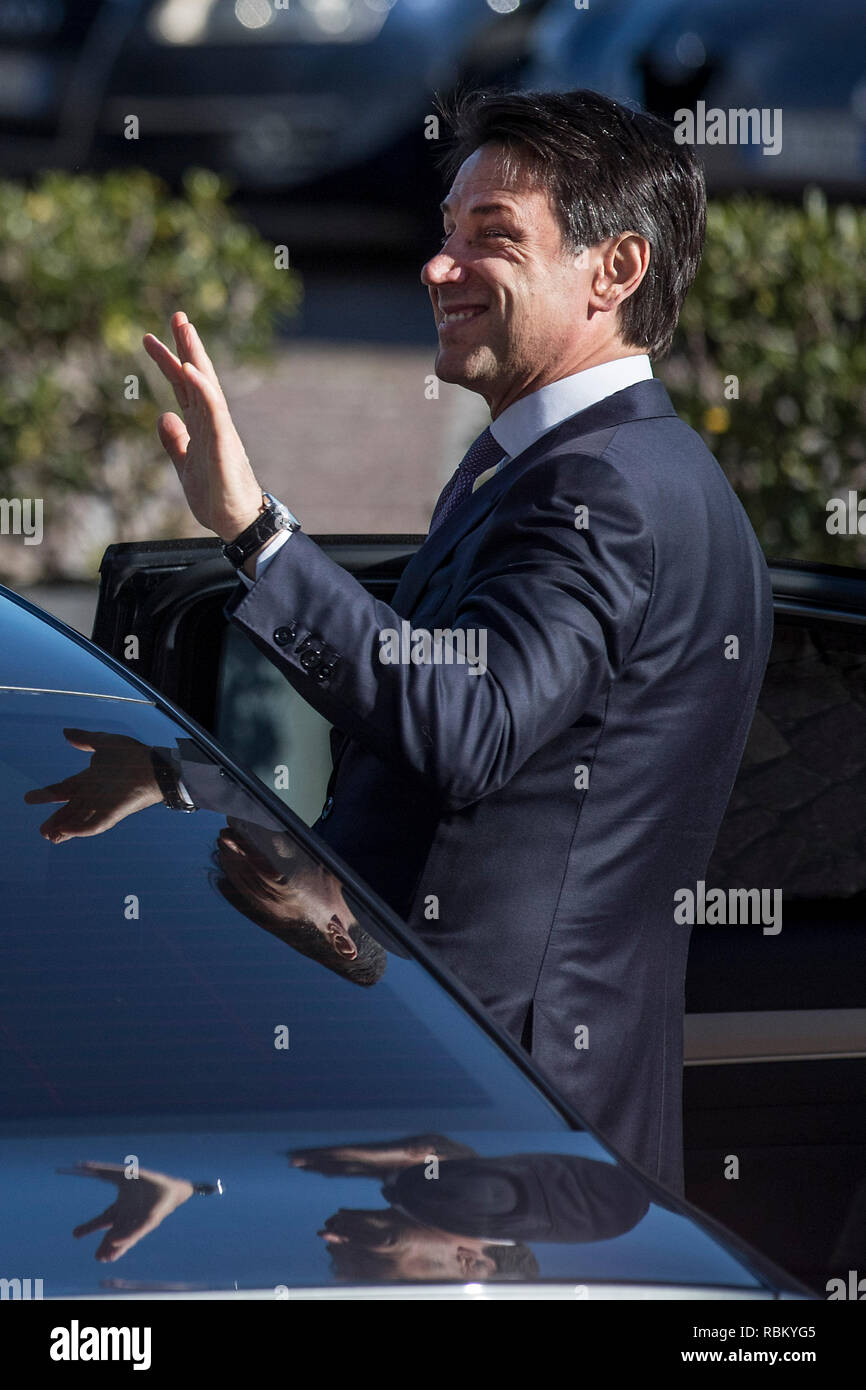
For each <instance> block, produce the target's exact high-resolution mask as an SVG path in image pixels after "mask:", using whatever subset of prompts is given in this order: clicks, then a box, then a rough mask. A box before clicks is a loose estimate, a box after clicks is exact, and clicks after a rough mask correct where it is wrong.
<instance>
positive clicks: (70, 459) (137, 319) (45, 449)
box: [0, 169, 300, 568]
mask: <svg viewBox="0 0 866 1390" xmlns="http://www.w3.org/2000/svg"><path fill="white" fill-rule="evenodd" d="M299 298H300V283H299V280H298V277H297V275H296V274H295V272H294V271H291V270H283V269H278V268H276V266H275V254H274V247H273V245H269V244H268V243H266V242H264V241H263V240H262V239H261V238H260V237H259V236H258V234H257V233H256V232H255V231H254V230H253V229H252V228H251V227H249V226H247V225H246V224H244V223H243V222H241V221H240V220H239V219H238V218H237V216H236V215H235V214H234V213H233V212H232V211H231V210H230V209H229V208H228V207H227V205H226V202H225V188H224V186H223V184H222V183H221V182H220V180H219V179H218V178H217V177H216V176H215V175H213V174H211V173H208V172H206V171H204V170H193V171H191V172H190V173H189V174H188V176H187V178H186V180H185V184H184V191H183V196H180V197H177V196H170V195H169V193H168V190H167V189H166V187H165V185H164V184H163V183H162V182H161V181H160V180H159V179H157V178H155V177H154V176H153V175H151V174H149V173H147V172H145V171H144V170H139V169H135V170H131V171H121V172H116V173H109V174H106V175H103V176H99V177H95V176H90V175H82V174H67V173H58V172H49V173H45V174H42V175H40V176H39V177H38V179H36V180H35V181H34V182H32V183H31V184H23V183H17V182H0V494H2V495H4V496H13V495H18V496H29V497H42V498H44V499H45V505H46V509H47V515H46V528H47V530H48V531H49V533H50V526H51V524H52V523H51V516H52V515H56V514H57V512H58V504H60V503H62V500H63V498H64V496H68V495H69V494H74V495H75V496H76V497H77V498H79V499H81V498H82V497H87V496H92V497H94V498H98V499H99V501H100V504H101V505H103V506H104V505H105V504H106V503H108V505H109V506H110V508H111V511H112V513H113V517H114V520H115V522H116V531H117V534H116V537H115V538H116V539H123V538H124V536H125V535H130V534H133V533H134V532H135V517H136V514H137V513H138V512H139V511H140V509H141V506H142V503H143V502H145V501H146V500H147V499H148V498H151V497H154V496H156V495H157V494H158V493H159V491H160V490H162V491H163V492H164V491H165V490H166V486H167V482H169V481H170V479H171V478H172V477H173V470H172V469H171V465H170V464H168V463H167V460H165V457H164V455H163V451H162V449H161V447H160V445H159V442H158V440H157V437H156V432H155V426H156V420H157V417H158V416H159V414H160V413H161V412H162V411H163V410H165V409H166V408H167V407H169V406H173V405H174V402H173V400H172V398H171V393H170V392H169V391H168V390H167V388H166V386H165V383H164V381H163V378H162V376H161V374H160V373H159V371H158V370H157V368H156V367H155V366H154V364H153V363H151V361H150V359H149V358H148V357H147V354H146V353H145V352H144V349H143V348H142V346H141V338H142V335H143V333H145V332H148V331H150V332H155V333H157V334H158V336H160V337H162V338H163V340H166V339H169V340H170V336H171V330H170V327H169V318H170V316H171V314H172V312H173V311H174V310H175V309H178V308H183V309H185V310H186V311H187V313H188V314H189V316H190V318H191V319H193V320H194V322H195V323H196V325H197V327H199V328H200V329H201V332H202V336H203V338H204V340H205V342H206V343H207V344H208V348H209V350H210V351H211V353H212V355H213V356H214V358H215V360H216V361H217V362H218V363H219V362H220V361H222V360H226V361H230V362H232V363H235V362H237V361H244V360H246V361H256V360H258V361H264V360H266V359H267V357H268V355H269V349H270V348H271V346H272V342H273V332H274V322H275V316H276V315H277V314H283V315H291V314H293V313H294V312H296V310H297V306H298V303H299ZM130 377H136V378H138V385H137V386H136V384H135V383H134V382H133V383H130V382H129V378H130ZM136 391H137V392H138V399H136V398H135V395H136ZM166 469H168V473H167V472H166ZM174 487H175V488H176V483H174ZM8 553H9V552H8V551H7V556H8ZM96 558H98V557H89V559H90V563H91V564H92V563H93V560H94V559H96ZM49 568H50V566H49Z"/></svg>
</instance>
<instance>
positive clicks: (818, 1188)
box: [93, 536, 866, 1288]
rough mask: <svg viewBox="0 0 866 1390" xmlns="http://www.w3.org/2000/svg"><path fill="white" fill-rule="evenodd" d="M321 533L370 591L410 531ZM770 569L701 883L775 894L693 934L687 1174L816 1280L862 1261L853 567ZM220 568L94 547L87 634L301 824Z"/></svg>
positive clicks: (298, 770) (305, 752) (290, 718)
mask: <svg viewBox="0 0 866 1390" xmlns="http://www.w3.org/2000/svg"><path fill="white" fill-rule="evenodd" d="M317 539H318V540H319V543H320V544H321V545H322V546H323V548H324V549H325V550H326V551H327V552H328V553H329V554H330V555H331V556H332V558H333V559H334V560H336V561H337V563H339V564H341V565H343V566H344V567H345V568H346V569H348V570H349V571H350V572H351V573H352V574H354V575H355V576H356V578H357V579H358V580H359V581H360V582H361V583H362V584H364V586H365V587H366V588H367V589H368V590H369V591H370V592H371V593H373V594H375V596H376V597H377V598H380V599H382V600H383V601H384V602H388V601H389V600H390V598H391V596H392V595H393V592H394V589H395V587H396V585H397V582H398V580H399V577H400V574H401V572H402V569H403V567H404V565H405V564H406V562H407V560H408V559H409V557H410V556H411V554H412V553H413V552H414V550H415V548H416V547H417V545H418V544H419V543H420V542H421V540H422V539H423V538H422V537H418V536H394V537H366V536H364V537H358V536H347V537H333V536H326V537H319V538H317ZM771 574H772V581H773V592H774V606H775V619H776V630H775V637H774V643H773V650H772V653H771V657H770V661H769V665H768V669H767V675H766V679H765V683H764V687H763V690H762V693H761V697H760V700H759V705H758V710H757V713H756V716H755V720H754V722H753V727H752V730H751V734H750V737H749V742H748V745H747V748H746V752H745V755H744V758H743V763H742V766H741V769H740V773H739V776H738V778H737V781H736V784H735V786H734V789H733V793H732V796H731V799H730V803H729V807H728V811H727V814H726V816H725V820H724V822H723V825H722V829H721V832H720V835H719V839H718V843H717V846H716V851H715V853H714V856H713V859H712V862H711V864H710V866H709V868H708V871H707V879H706V882H707V884H708V885H712V886H718V887H721V888H722V889H728V890H731V889H745V890H747V891H753V890H764V891H765V892H766V893H768V894H770V895H775V894H777V893H778V894H779V895H780V897H779V902H780V910H781V918H780V921H779V923H778V926H777V927H773V926H770V927H769V929H767V930H765V927H764V926H761V925H757V926H756V925H752V924H748V923H744V924H742V925H731V924H728V925H713V924H702V923H698V924H696V925H695V927H694V929H693V931H692V944H691V949H690V957H689V970H688V978H687V985H686V1025H685V1074H684V1117H685V1144H686V1188H687V1194H688V1196H689V1197H690V1199H691V1200H692V1201H694V1202H695V1204H696V1205H698V1206H700V1207H702V1208H703V1209H704V1210H706V1211H708V1212H710V1213H711V1214H713V1215H715V1216H717V1217H718V1218H719V1219H721V1220H722V1221H724V1223H725V1224H726V1225H728V1226H729V1227H731V1228H732V1229H734V1230H736V1231H738V1232H739V1233H740V1234H742V1235H743V1236H745V1237H746V1238H747V1239H749V1240H750V1241H751V1242H752V1243H754V1244H755V1245H756V1246H757V1247H758V1248H760V1249H763V1250H764V1251H766V1253H768V1254H769V1255H771V1256H772V1257H773V1258H775V1259H777V1260H779V1261H780V1262H781V1263H783V1264H784V1265H785V1266H786V1267H788V1268H790V1269H791V1270H792V1271H793V1272H795V1273H797V1274H798V1275H799V1276H800V1277H801V1278H803V1279H805V1280H807V1281H808V1282H810V1283H811V1284H813V1285H814V1286H816V1287H821V1288H823V1287H824V1286H825V1284H826V1281H827V1279H829V1278H831V1277H837V1276H839V1275H840V1273H841V1276H842V1277H846V1271H847V1270H848V1269H849V1268H859V1267H863V1265H864V1264H866V990H864V974H866V972H864V967H863V962H864V959H866V856H863V854H862V850H861V844H862V840H863V835H864V832H866V573H863V572H862V571H858V570H854V569H847V568H843V567H837V566H828V565H818V564H814V565H811V564H802V563H793V562H787V563H773V564H772V565H771ZM235 582H236V581H235V578H234V574H233V572H232V570H231V568H230V567H229V566H228V564H227V563H226V562H225V561H224V560H223V558H222V556H221V555H220V552H219V548H218V543H217V542H216V541H210V540H200V541H172V542H154V543H152V544H148V545H140V544H134V543H132V544H123V545H115V546H112V547H110V548H109V550H108V551H107V552H106V554H105V557H104V559H103V563H102V568H101V581H100V593H99V602H98V607H97V613H96V619H95V624H94V632H93V636H94V640H95V641H96V642H97V643H98V644H99V645H100V646H102V647H103V648H104V649H105V650H106V651H109V652H111V653H112V654H113V655H115V656H116V657H118V658H119V659H121V660H127V661H128V663H129V664H130V665H132V666H133V669H135V671H136V672H137V674H139V675H141V676H143V677H144V678H145V679H147V680H149V681H150V682H152V683H153V684H154V685H156V686H157V688H158V689H160V690H162V691H163V692H164V693H165V694H166V695H167V696H168V697H169V698H171V699H172V700H173V701H175V702H176V703H177V704H178V705H180V706H181V707H182V708H183V709H185V710H186V711H188V712H189V713H190V714H191V715H192V716H193V717H194V718H195V719H196V720H198V721H199V722H200V723H201V724H202V725H203V726H204V727H205V728H206V729H208V730H210V731H212V732H213V733H214V734H215V735H216V737H217V738H218V739H219V741H220V743H221V744H222V745H223V746H225V747H226V748H227V749H228V750H229V752H230V753H232V755H233V756H234V757H235V758H236V759H237V761H238V762H239V763H240V764H241V765H242V766H244V767H245V768H247V769H249V770H250V771H251V772H253V773H255V775H256V776H257V777H259V779H260V780H261V781H262V782H264V783H265V785H267V786H268V788H269V790H271V791H276V793H277V795H279V796H280V797H281V798H282V799H283V800H284V801H286V802H287V803H288V804H289V805H290V806H291V807H292V809H293V810H295V811H296V813H297V814H298V815H299V816H300V817H301V819H302V820H304V821H305V822H306V823H307V824H312V823H313V821H314V820H315V819H316V817H317V815H318V813H319V810H320V808H321V806H322V802H323V798H324V795H325V790H326V786H327V781H328V776H329V772H330V766H331V758H330V745H329V730H328V726H327V724H326V722H325V721H324V720H323V719H322V718H321V717H320V716H319V715H318V714H316V713H315V712H314V711H312V710H311V709H310V708H309V707H308V706H306V705H305V703H304V702H303V700H302V699H301V698H300V697H299V696H298V695H297V694H296V693H295V692H294V691H293V690H292V689H291V688H290V687H289V686H288V684H287V683H286V682H285V681H284V680H283V679H282V677H281V676H280V675H279V673H278V672H277V671H276V669H275V668H274V667H273V666H271V664H270V663H269V662H268V661H267V659H266V658H265V657H263V656H262V655H261V654H260V653H259V652H257V651H256V650H255V649H254V648H253V647H252V646H251V645H250V644H249V643H248V641H247V639H246V638H245V637H244V636H243V635H242V634H241V633H240V632H239V631H236V630H235V629H234V628H233V627H230V626H229V625H227V624H226V621H225V618H224V616H223V612H222V609H223V605H224V603H225V601H226V599H227V598H228V596H229V594H230V592H231V591H232V588H233V586H234V583H235ZM771 900H772V901H773V902H775V901H776V898H775V896H773V897H772V899H771ZM805 1193H807V1194H808V1200H807V1201H806V1200H804V1194H805ZM858 1252H859V1253H858ZM858 1259H859V1264H858Z"/></svg>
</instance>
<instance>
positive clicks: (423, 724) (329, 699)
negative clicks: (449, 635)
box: [226, 452, 653, 809]
mask: <svg viewBox="0 0 866 1390" xmlns="http://www.w3.org/2000/svg"><path fill="white" fill-rule="evenodd" d="M488 486H491V484H488ZM578 506H585V507H586V508H587V516H586V525H585V526H582V527H581V526H578V525H576V524H575V523H576V513H575V509H576V507H578ZM446 524H447V523H446ZM464 544H465V545H474V546H475V551H474V555H473V557H472V561H471V564H470V566H469V571H468V575H467V577H466V579H465V580H464V581H463V582H462V583H461V592H460V593H459V595H452V596H451V606H450V608H449V612H452V613H453V614H454V617H453V618H452V620H451V622H450V628H451V630H452V631H453V630H456V629H457V628H465V629H466V630H467V632H469V631H470V630H471V629H473V628H474V629H477V630H479V631H481V630H483V631H484V633H485V634H486V644H487V658H486V665H487V670H486V672H485V673H484V674H472V673H471V668H470V667H469V666H468V665H458V664H436V663H432V662H431V663H428V664H422V665H412V664H406V665H403V664H386V663H383V661H382V660H381V659H380V656H381V634H382V633H383V631H385V630H394V629H396V630H397V631H399V630H400V623H401V615H400V614H399V613H398V612H396V611H395V610H394V609H393V608H391V607H389V606H388V605H387V604H385V603H382V602H380V601H378V600H377V599H375V598H373V597H372V596H371V595H369V594H368V593H367V592H366V590H365V589H364V588H363V586H362V585H361V584H359V583H358V581H357V580H355V579H354V578H353V577H352V576H351V575H349V574H348V573H347V572H346V571H345V570H343V569H342V568H341V567H340V566H339V565H337V564H336V563H334V562H333V561H332V560H330V559H329V558H328V557H327V556H326V555H325V554H324V552H323V551H322V550H321V549H320V548H319V547H318V546H317V545H316V544H315V542H314V541H312V540H310V538H309V537H308V536H306V535H304V534H303V532H298V533H296V534H295V535H294V536H293V537H292V542H291V545H286V546H283V548H282V550H281V551H279V553H278V554H277V555H276V556H275V557H274V559H273V560H272V562H271V563H270V564H269V565H268V567H267V570H266V571H265V573H264V575H263V576H262V578H261V579H260V580H259V581H258V582H257V583H256V584H255V586H254V587H253V588H252V589H250V590H246V589H243V588H241V587H240V586H239V589H238V590H236V591H235V593H234V594H233V595H232V598H231V599H230V600H229V602H228V604H227V605H226V614H227V616H228V617H230V618H231V619H232V620H233V621H234V622H236V623H237V624H238V625H239V626H240V627H241V628H242V629H243V630H244V631H245V632H246V633H247V635H248V636H249V637H250V638H251V640H252V641H253V642H254V643H255V644H256V646H258V647H259V648H260V649H261V650H262V651H263V652H264V653H265V654H266V655H267V656H268V657H269V658H270V660H271V661H273V662H274V663H275V664H276V665H277V666H278V667H279V669H280V670H281V671H282V672H283V674H284V675H285V676H286V678H287V680H289V681H290V683H291V684H292V685H293V686H294V687H295V689H297V690H298V691H299V692H300V693H301V694H302V695H303V696H304V697H305V699H307V700H308V701H309V703H310V704H311V705H313V706H314V708H316V709H317V710H318V711H319V712H320V713H321V714H323V715H324V716H325V717H326V718H327V719H329V720H330V721H331V722H332V723H333V724H336V725H337V726H338V727H339V728H341V729H343V730H345V732H346V733H348V734H350V735H351V736H353V737H355V738H357V739H358V740H359V741H360V742H362V743H363V744H365V745H366V746H367V747H369V748H370V749H372V750H373V751H374V752H375V753H376V754H378V755H379V756H380V757H382V758H383V759H385V760H386V761H389V762H391V763H396V764H397V765H398V766H399V767H400V768H401V770H402V771H404V772H405V773H406V774H407V775H413V776H416V777H417V778H418V779H419V782H420V783H421V784H422V785H423V787H424V788H425V789H426V790H427V791H428V792H430V791H433V792H435V793H436V794H437V795H438V796H439V797H440V798H441V800H442V803H443V804H444V805H445V806H446V807H450V808H453V809H459V808H460V807H462V806H466V805H468V804H470V803H471V802H473V801H476V800H478V799H479V798H481V797H483V796H485V795H487V794H488V793H490V792H491V791H494V790H496V789H497V788H498V787H500V786H502V785H503V784H504V783H506V782H507V781H508V780H509V779H510V778H511V777H512V776H513V775H514V773H515V772H516V771H517V770H518V769H519V768H520V767H521V766H522V765H523V763H524V762H525V761H526V760H527V758H529V757H530V756H531V755H532V754H533V753H534V752H535V751H536V750H537V749H538V748H540V747H541V746H542V745H543V744H544V743H546V742H548V741H549V740H550V739H551V738H553V737H555V736H556V735H557V734H558V733H560V732H561V731H562V730H564V729H566V728H568V727H569V726H570V725H571V724H573V723H574V722H575V720H577V719H578V718H579V717H580V716H581V714H582V713H583V712H584V710H586V708H587V707H588V705H589V704H590V702H591V701H592V700H593V699H594V698H595V697H596V696H597V695H598V693H599V692H600V691H601V690H602V689H603V688H604V687H605V685H606V684H607V683H608V682H610V681H611V680H612V679H613V678H614V677H615V676H616V675H617V673H618V671H619V670H620V668H621V667H622V665H623V662H624V661H625V659H626V656H627V655H628V652H629V650H630V648H631V645H632V643H633V642H634V639H635V637H636V635H637V633H638V631H639V629H640V625H641V622H642V621H643V617H644V614H645V612H646V607H647V604H648V601H649V596H650V592H651V586H652V572H653V565H652V558H653V550H652V538H651V535H650V533H649V531H648V529H647V527H646V525H645V523H644V520H643V518H642V516H641V514H640V512H639V510H638V508H637V507H636V506H635V504H634V501H633V499H632V498H630V495H629V490H628V487H627V485H626V483H625V482H624V481H623V479H622V478H621V477H620V475H619V474H618V473H617V472H616V470H615V469H614V468H613V467H611V466H610V465H607V464H604V463H602V462H601V461H600V460H598V459H596V458H593V457H591V456H589V455H586V456H584V455H580V454H577V453H574V452H570V453H565V454H560V455H555V456H553V457H552V458H548V459H545V460H541V461H539V462H537V463H536V464H534V465H533V466H532V467H530V468H528V469H527V470H526V472H525V473H523V474H521V475H520V476H518V478H517V479H516V480H515V481H514V482H513V483H512V484H511V486H510V487H509V488H508V489H507V490H506V491H505V492H504V493H503V494H502V495H501V496H500V497H499V498H498V499H497V500H496V502H495V504H494V507H493V510H492V511H491V513H490V514H489V515H488V516H487V517H485V519H484V521H483V522H482V523H481V526H480V527H479V528H478V529H477V531H476V532H473V533H470V535H469V536H468V537H466V538H465V540H464ZM467 640H468V639H467ZM475 640H476V641H477V640H478V639H477V638H476V639H475Z"/></svg>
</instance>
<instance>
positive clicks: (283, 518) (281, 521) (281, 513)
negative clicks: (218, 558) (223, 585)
mask: <svg viewBox="0 0 866 1390" xmlns="http://www.w3.org/2000/svg"><path fill="white" fill-rule="evenodd" d="M263 501H264V502H265V503H266V504H267V505H266V506H265V509H264V511H263V512H262V514H261V516H257V517H256V519H255V521H253V522H251V523H250V525H249V526H248V527H247V528H246V530H244V531H241V533H240V535H239V536H235V538H234V540H233V541H227V542H226V543H225V544H224V545H223V548H222V549H223V555H225V557H226V559H227V560H229V561H230V562H231V564H233V565H234V567H235V569H240V568H241V566H242V565H243V563H244V561H245V560H248V559H249V557H250V556H251V555H253V554H254V553H255V552H256V551H257V550H258V548H259V546H262V545H264V543H265V541H269V540H270V539H271V537H272V536H275V535H276V534H277V532H278V531H299V530H300V529H301V523H300V522H299V521H298V518H297V517H296V516H293V515H292V513H291V512H290V511H289V509H288V507H285V506H283V504H282V502H278V501H277V499H276V497H272V496H271V494H270V493H269V492H266V493H264V494H263Z"/></svg>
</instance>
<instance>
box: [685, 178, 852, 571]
mask: <svg viewBox="0 0 866 1390" xmlns="http://www.w3.org/2000/svg"><path fill="white" fill-rule="evenodd" d="M658 375H659V376H661V377H662V379H663V380H664V381H665V382H666V384H667V385H668V388H669V390H670V392H671V396H672V399H673V400H674V404H675V405H676V407H677V409H678V410H679V411H680V413H681V414H682V416H683V417H684V418H685V419H686V420H687V421H688V422H689V424H690V425H692V426H693V427H694V428H695V429H696V430H698V431H699V432H700V433H701V435H702V436H703V438H704V439H705V440H706V442H707V444H708V445H709V447H710V448H711V449H712V451H713V453H714V454H715V455H716V457H717V458H718V460H719V462H720V463H721V465H722V467H723V468H724V470H725V472H726V474H727V476H728V477H729V479H730V481H731V483H732V484H733V486H734V488H735V489H736V491H737V493H738V494H739V496H740V498H741V499H742V501H743V503H744V505H745V506H746V509H747V510H748V512H749V515H750V517H751V520H752V524H753V525H754V527H755V530H756V531H757V533H758V536H759V537H760V540H761V542H762V544H763V546H764V548H765V550H766V551H767V553H768V554H769V555H771V556H773V557H780V558H781V557H789V558H798V559H812V560H825V561H829V562H831V563H833V564H840V565H855V564H858V563H859V564H864V563H866V536H848V535H831V534H828V531H827V519H828V513H827V503H828V501H829V500H830V499H831V498H832V497H847V494H848V491H849V489H855V490H857V489H860V491H861V493H862V495H863V497H866V209H863V208H856V209H855V208H851V207H835V208H828V206H827V203H826V201H825V199H824V198H823V196H822V195H821V194H820V193H819V192H818V191H817V190H812V191H810V192H809V193H808V194H807V196H806V198H805V200H804V203H803V206H802V207H795V206H786V205H781V204H778V203H773V202H771V201H769V200H767V199H763V198H746V197H738V198H732V199H729V200H724V201H720V202H716V203H713V204H711V206H710V209H709V220H708V227H707V241H706V250H705V253H704V259H703V262H702V265H701V269H700V272H699V274H698V278H697V280H696V281H695V284H694V287H693V289H692V291H691V293H690V294H689V296H688V299H687V300H686V304H685V307H684V309H683V313H682V317H681V319H680V329H679V331H678V334H677V339H676V342H675V347H674V353H673V355H672V356H671V358H670V359H669V360H668V361H666V362H662V363H660V364H659V369H658ZM731 377H735V378H736V382H731V381H729V382H728V386H727V388H726V386H725V382H726V379H728V378H731ZM734 390H738V392H739V396H738V398H730V399H728V398H727V397H728V396H731V394H732V392H733V391H734ZM671 504H672V505H673V506H675V505H676V499H675V498H672V499H671ZM864 525H866V518H864Z"/></svg>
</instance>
